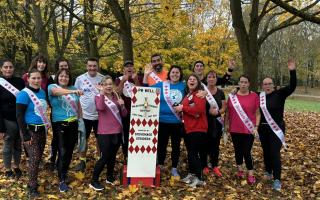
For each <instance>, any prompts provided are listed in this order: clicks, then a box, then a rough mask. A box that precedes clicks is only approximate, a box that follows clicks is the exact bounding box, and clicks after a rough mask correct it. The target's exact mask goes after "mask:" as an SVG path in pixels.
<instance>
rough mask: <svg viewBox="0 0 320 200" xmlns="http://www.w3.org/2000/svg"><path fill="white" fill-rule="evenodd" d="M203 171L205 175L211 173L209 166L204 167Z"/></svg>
mask: <svg viewBox="0 0 320 200" xmlns="http://www.w3.org/2000/svg"><path fill="white" fill-rule="evenodd" d="M202 173H203V174H204V175H206V176H207V175H209V173H210V169H209V167H205V168H203V170H202Z"/></svg>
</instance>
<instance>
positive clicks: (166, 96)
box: [162, 81, 181, 121]
mask: <svg viewBox="0 0 320 200" xmlns="http://www.w3.org/2000/svg"><path fill="white" fill-rule="evenodd" d="M162 89H163V96H164V100H165V101H166V103H167V104H168V107H169V108H170V110H171V112H172V113H173V114H174V115H175V116H176V118H177V119H178V120H179V121H181V117H180V116H179V115H178V113H176V111H175V110H174V109H173V102H172V100H171V98H170V83H169V81H164V82H163V84H162Z"/></svg>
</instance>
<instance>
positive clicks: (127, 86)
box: [119, 76, 134, 98]
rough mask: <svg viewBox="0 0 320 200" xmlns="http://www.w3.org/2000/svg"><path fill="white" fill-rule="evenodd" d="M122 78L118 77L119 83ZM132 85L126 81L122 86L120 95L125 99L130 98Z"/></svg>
mask: <svg viewBox="0 0 320 200" xmlns="http://www.w3.org/2000/svg"><path fill="white" fill-rule="evenodd" d="M122 78H123V76H120V77H119V79H120V81H121V80H122ZM133 86H134V84H133V83H130V82H129V81H128V80H126V82H124V84H123V89H122V94H123V95H124V96H126V97H130V98H131V96H132V94H131V92H132V89H133Z"/></svg>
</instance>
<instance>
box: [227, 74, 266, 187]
mask: <svg viewBox="0 0 320 200" xmlns="http://www.w3.org/2000/svg"><path fill="white" fill-rule="evenodd" d="M238 84H239V86H240V89H239V90H238V91H237V93H236V94H230V95H229V98H228V102H227V114H226V117H225V119H226V120H225V128H226V130H227V131H228V132H230V134H231V137H232V142H233V146H234V151H235V158H236V163H237V167H238V172H237V177H238V178H244V176H245V173H244V171H243V168H242V164H243V159H244V160H245V164H246V167H247V170H248V176H247V182H248V184H254V183H255V182H256V179H255V176H254V174H253V173H254V172H253V160H252V156H251V149H252V145H253V141H254V135H256V134H257V128H258V125H259V123H260V111H259V97H258V95H257V94H256V93H254V92H251V91H250V90H249V86H250V80H249V77H248V76H246V75H242V76H240V78H239V83H238Z"/></svg>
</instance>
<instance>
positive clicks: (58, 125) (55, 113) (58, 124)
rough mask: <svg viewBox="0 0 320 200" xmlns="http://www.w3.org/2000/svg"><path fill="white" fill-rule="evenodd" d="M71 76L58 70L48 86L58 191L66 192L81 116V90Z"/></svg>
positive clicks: (66, 71)
mask: <svg viewBox="0 0 320 200" xmlns="http://www.w3.org/2000/svg"><path fill="white" fill-rule="evenodd" d="M71 80H72V77H71V74H70V71H69V70H67V69H62V70H59V71H58V72H57V74H56V76H55V82H56V84H51V85H49V86H48V94H49V100H50V104H51V108H52V110H51V114H52V130H53V131H54V132H55V134H56V137H57V140H58V142H57V143H58V163H57V169H58V177H59V182H60V183H59V191H60V192H66V191H67V190H69V187H68V185H67V183H66V178H67V174H68V169H69V165H70V162H71V159H72V153H73V149H74V147H75V144H76V142H77V139H78V118H81V117H82V109H81V105H80V102H79V96H80V95H81V91H80V90H77V89H76V88H75V87H74V86H72V81H71Z"/></svg>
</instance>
